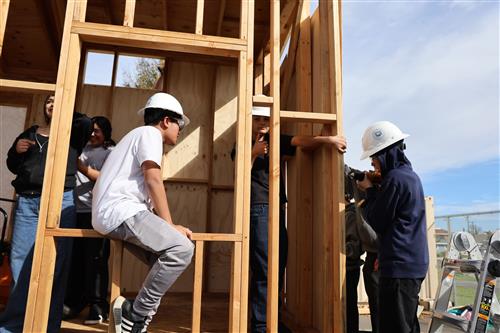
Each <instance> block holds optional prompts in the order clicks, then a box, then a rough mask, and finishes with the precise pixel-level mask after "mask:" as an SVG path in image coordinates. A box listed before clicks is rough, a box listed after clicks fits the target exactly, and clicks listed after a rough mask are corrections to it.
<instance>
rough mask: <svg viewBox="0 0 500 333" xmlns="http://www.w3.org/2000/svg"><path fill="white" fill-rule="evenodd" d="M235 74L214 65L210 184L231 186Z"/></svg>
mask: <svg viewBox="0 0 500 333" xmlns="http://www.w3.org/2000/svg"><path fill="white" fill-rule="evenodd" d="M237 83H238V71H237V68H236V67H229V66H218V67H217V80H216V89H215V119H214V138H213V141H214V143H213V145H214V147H213V148H214V150H213V161H212V164H213V166H212V168H213V171H212V184H213V185H233V178H234V162H233V161H232V160H231V156H230V153H231V150H232V149H233V146H234V143H235V142H236V117H237V107H238V105H237V88H238V85H237Z"/></svg>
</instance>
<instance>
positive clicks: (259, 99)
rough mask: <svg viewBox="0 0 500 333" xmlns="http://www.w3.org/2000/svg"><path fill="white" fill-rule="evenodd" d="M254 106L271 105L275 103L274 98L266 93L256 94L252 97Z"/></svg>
mask: <svg viewBox="0 0 500 333" xmlns="http://www.w3.org/2000/svg"><path fill="white" fill-rule="evenodd" d="M252 102H253V105H254V106H271V105H273V98H272V97H269V96H266V95H256V96H253V97H252Z"/></svg>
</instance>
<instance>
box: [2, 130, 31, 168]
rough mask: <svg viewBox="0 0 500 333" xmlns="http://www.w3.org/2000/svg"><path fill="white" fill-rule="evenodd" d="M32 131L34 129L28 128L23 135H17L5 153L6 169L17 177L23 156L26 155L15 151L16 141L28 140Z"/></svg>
mask: <svg viewBox="0 0 500 333" xmlns="http://www.w3.org/2000/svg"><path fill="white" fill-rule="evenodd" d="M34 130H36V127H30V128H29V129H27V130H26V131H24V132H23V133H21V134H19V136H18V137H17V138H16V139H15V140H14V143H13V144H12V147H10V149H9V151H8V152H7V168H8V169H9V170H10V172H12V173H13V174H15V175H17V170H18V168H19V166H20V165H21V164H22V163H23V161H24V156H26V153H21V154H19V153H18V152H17V151H16V145H17V141H19V140H20V139H30V132H31V131H34Z"/></svg>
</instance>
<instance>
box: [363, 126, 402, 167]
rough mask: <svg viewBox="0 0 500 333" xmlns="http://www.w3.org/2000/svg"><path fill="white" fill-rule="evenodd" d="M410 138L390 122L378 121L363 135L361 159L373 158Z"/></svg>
mask: <svg viewBox="0 0 500 333" xmlns="http://www.w3.org/2000/svg"><path fill="white" fill-rule="evenodd" d="M407 137H409V135H408V134H405V133H403V132H401V130H400V129H399V128H398V127H397V126H396V125H394V124H393V123H391V122H390V121H378V122H376V123H374V124H372V125H370V126H369V127H368V128H367V129H366V130H365V133H364V134H363V139H362V145H363V153H362V154H361V159H362V160H364V159H365V158H367V157H369V156H372V155H374V154H376V153H378V152H379V151H381V150H382V149H384V148H387V147H389V146H390V145H392V144H393V143H396V142H398V141H401V140H403V139H405V138H407Z"/></svg>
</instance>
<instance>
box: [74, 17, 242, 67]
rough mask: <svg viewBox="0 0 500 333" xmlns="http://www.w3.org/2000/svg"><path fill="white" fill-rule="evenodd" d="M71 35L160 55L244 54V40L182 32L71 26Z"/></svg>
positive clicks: (120, 27)
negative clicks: (168, 52) (160, 53)
mask: <svg viewBox="0 0 500 333" xmlns="http://www.w3.org/2000/svg"><path fill="white" fill-rule="evenodd" d="M71 32H73V33H77V34H79V35H80V38H81V40H82V41H84V42H89V43H97V44H108V45H117V46H128V47H137V48H146V49H155V50H163V51H177V52H183V53H194V54H207V55H216V56H223V57H233V58H234V57H237V56H238V54H239V52H241V51H246V47H247V46H246V43H247V41H246V40H242V39H238V38H229V37H218V36H205V35H198V34H191V33H184V32H173V31H162V30H155V29H144V28H130V27H122V26H114V25H108V24H99V23H88V22H73V27H72V30H71Z"/></svg>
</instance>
